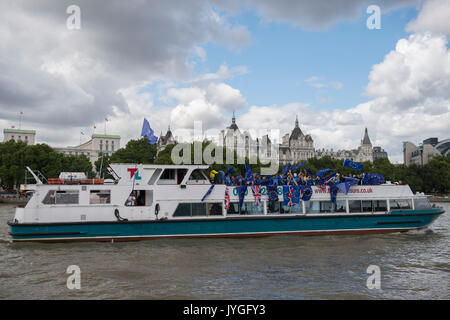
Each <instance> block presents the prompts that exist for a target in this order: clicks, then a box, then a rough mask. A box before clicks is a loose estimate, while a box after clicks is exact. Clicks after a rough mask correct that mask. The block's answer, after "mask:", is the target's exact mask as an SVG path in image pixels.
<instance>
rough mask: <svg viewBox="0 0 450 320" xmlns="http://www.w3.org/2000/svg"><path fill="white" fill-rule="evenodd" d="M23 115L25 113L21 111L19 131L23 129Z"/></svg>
mask: <svg viewBox="0 0 450 320" xmlns="http://www.w3.org/2000/svg"><path fill="white" fill-rule="evenodd" d="M22 115H23V112H22V111H20V118H19V129H21V127H22Z"/></svg>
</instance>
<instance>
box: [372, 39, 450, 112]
mask: <svg viewBox="0 0 450 320" xmlns="http://www.w3.org/2000/svg"><path fill="white" fill-rule="evenodd" d="M369 80H370V81H369V84H368V85H367V88H366V92H367V94H368V95H370V96H372V97H374V98H376V99H379V102H380V106H384V107H386V108H389V109H392V108H394V109H396V110H399V109H410V108H413V107H416V106H429V107H430V108H431V109H432V110H433V112H434V113H436V112H444V113H445V112H448V109H447V108H442V105H447V103H446V101H447V102H448V100H449V99H450V90H449V89H450V51H449V50H448V49H447V40H446V39H445V37H444V36H432V35H431V34H429V33H425V34H422V33H421V34H413V35H411V36H410V37H409V38H408V39H401V40H399V41H398V43H397V45H396V48H395V50H393V51H391V52H390V53H389V54H387V55H386V57H385V59H384V61H383V62H381V63H380V64H377V65H375V66H374V67H373V68H372V71H371V72H370V75H369ZM381 102H383V103H381ZM433 104H437V105H440V107H438V108H436V107H433Z"/></svg>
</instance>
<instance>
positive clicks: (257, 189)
mask: <svg viewBox="0 0 450 320" xmlns="http://www.w3.org/2000/svg"><path fill="white" fill-rule="evenodd" d="M252 191H253V197H255V206H260V205H261V186H258V185H256V184H255V185H253V186H252Z"/></svg>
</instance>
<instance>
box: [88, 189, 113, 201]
mask: <svg viewBox="0 0 450 320" xmlns="http://www.w3.org/2000/svg"><path fill="white" fill-rule="evenodd" d="M89 203H90V204H107V203H111V190H91V194H90V198H89Z"/></svg>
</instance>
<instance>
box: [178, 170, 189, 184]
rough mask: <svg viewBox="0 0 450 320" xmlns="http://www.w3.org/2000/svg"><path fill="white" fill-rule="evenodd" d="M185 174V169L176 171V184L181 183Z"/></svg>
mask: <svg viewBox="0 0 450 320" xmlns="http://www.w3.org/2000/svg"><path fill="white" fill-rule="evenodd" d="M186 173H187V169H178V170H177V184H181V182H183V179H184V176H185V175H186Z"/></svg>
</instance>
